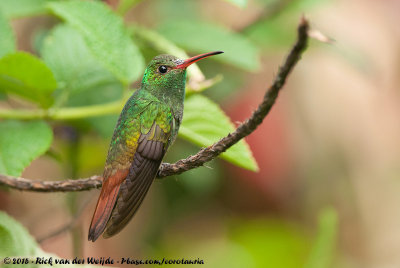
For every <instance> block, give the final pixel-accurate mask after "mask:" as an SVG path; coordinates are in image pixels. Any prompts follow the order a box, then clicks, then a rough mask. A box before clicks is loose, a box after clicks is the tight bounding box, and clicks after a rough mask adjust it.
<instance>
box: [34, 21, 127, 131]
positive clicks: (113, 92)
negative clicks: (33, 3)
mask: <svg viewBox="0 0 400 268" xmlns="http://www.w3.org/2000/svg"><path fill="white" fill-rule="evenodd" d="M41 54H42V57H43V60H44V61H45V62H46V63H47V64H48V66H49V67H50V68H51V69H52V70H53V72H54V75H55V77H56V79H57V82H58V84H59V88H60V89H61V93H59V94H58V96H59V98H63V96H65V94H63V91H64V93H66V96H67V97H68V98H66V100H64V101H66V105H67V106H73V107H77V106H87V105H95V104H101V103H106V102H110V101H114V100H118V99H120V98H121V97H122V90H123V87H122V84H121V82H119V81H118V80H117V79H116V78H115V77H114V76H113V75H112V74H111V73H110V72H109V71H107V70H106V69H105V68H103V67H102V66H101V65H99V64H98V61H97V60H96V59H95V58H94V57H93V56H92V55H91V53H90V51H89V48H88V46H87V44H86V43H85V42H84V40H83V37H82V36H81V34H80V33H79V32H78V31H77V30H75V29H74V28H72V27H70V26H68V25H59V26H57V27H55V28H54V29H53V30H52V31H51V32H50V34H49V35H48V36H47V37H46V39H45V41H44V44H43V46H42V49H41ZM76 59H79V60H76ZM60 101H63V100H60ZM117 118H118V116H117V115H110V116H101V117H98V118H89V119H85V120H84V121H85V122H86V124H87V123H89V124H90V125H91V126H93V127H94V128H95V129H96V130H97V131H98V132H99V133H100V134H101V135H102V136H104V137H107V138H108V137H110V136H111V135H112V132H113V129H114V126H115V124H116V121H117Z"/></svg>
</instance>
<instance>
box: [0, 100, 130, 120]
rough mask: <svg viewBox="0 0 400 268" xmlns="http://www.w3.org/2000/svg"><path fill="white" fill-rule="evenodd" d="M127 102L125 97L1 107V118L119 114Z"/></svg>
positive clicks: (64, 117)
mask: <svg viewBox="0 0 400 268" xmlns="http://www.w3.org/2000/svg"><path fill="white" fill-rule="evenodd" d="M124 103H125V99H122V100H119V101H115V102H110V103H106V104H99V105H91V106H84V107H67V108H59V109H49V110H44V109H37V110H28V109H25V110H11V109H0V119H20V120H36V119H49V120H73V119H80V118H87V117H95V116H100V115H108V114H118V113H119V112H121V109H122V107H123V105H124Z"/></svg>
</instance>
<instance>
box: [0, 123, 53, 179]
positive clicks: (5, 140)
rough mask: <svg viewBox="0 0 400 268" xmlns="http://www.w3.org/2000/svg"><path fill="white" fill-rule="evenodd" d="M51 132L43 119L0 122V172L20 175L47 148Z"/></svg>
mask: <svg viewBox="0 0 400 268" xmlns="http://www.w3.org/2000/svg"><path fill="white" fill-rule="evenodd" d="M52 139H53V132H52V130H51V128H50V127H49V125H47V124H46V123H45V122H43V121H32V122H21V121H14V120H8V121H1V122H0V174H6V175H10V176H21V173H22V171H23V170H24V169H25V168H26V167H27V166H29V164H30V163H31V162H32V160H34V159H35V158H37V157H39V156H40V155H42V154H43V153H45V152H46V151H47V149H49V147H50V145H51V141H52Z"/></svg>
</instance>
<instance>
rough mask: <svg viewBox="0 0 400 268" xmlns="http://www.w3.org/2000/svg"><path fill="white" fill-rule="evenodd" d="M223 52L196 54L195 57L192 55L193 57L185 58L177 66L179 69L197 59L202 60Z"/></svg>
mask: <svg viewBox="0 0 400 268" xmlns="http://www.w3.org/2000/svg"><path fill="white" fill-rule="evenodd" d="M221 53H224V52H223V51H214V52H209V53H204V54H200V55H197V56H194V57H191V58H189V59H187V60H185V61H184V62H183V63H181V64H179V65H177V66H176V67H175V68H177V69H185V68H187V67H188V66H189V65H191V64H193V63H195V62H196V61H199V60H202V59H204V58H207V57H210V56H214V55H218V54H221Z"/></svg>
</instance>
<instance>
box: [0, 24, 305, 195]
mask: <svg viewBox="0 0 400 268" xmlns="http://www.w3.org/2000/svg"><path fill="white" fill-rule="evenodd" d="M308 30H309V26H308V22H307V20H306V19H305V18H302V19H301V21H300V24H299V27H298V38H297V41H296V43H295V44H294V46H293V47H292V49H291V51H290V53H289V55H288V56H287V58H286V60H285V62H284V64H283V65H282V66H281V67H280V68H279V72H278V74H277V75H276V77H275V79H274V82H273V84H272V85H271V86H270V87H269V89H268V91H267V92H266V94H265V96H264V99H263V101H262V102H261V104H260V105H259V106H258V108H257V109H256V110H255V111H254V112H253V114H252V115H251V116H250V118H248V119H247V120H246V121H245V122H243V123H242V124H241V125H239V127H238V128H237V129H236V130H235V131H234V132H233V133H231V134H228V136H226V137H224V138H222V139H221V140H219V141H218V142H216V143H214V144H213V145H211V146H209V147H206V148H203V149H201V150H200V151H199V152H198V153H197V154H195V155H192V156H189V157H188V158H186V159H182V160H179V161H178V162H176V163H174V164H167V163H163V164H162V165H161V167H160V170H159V172H158V177H159V178H162V177H166V176H171V175H177V174H181V173H183V172H185V171H188V170H190V169H193V168H196V167H200V166H202V165H204V164H205V163H207V162H209V161H211V160H212V159H214V158H215V157H217V156H218V155H220V154H221V153H223V152H225V151H226V150H227V149H228V148H230V147H231V146H232V145H234V144H235V143H237V142H238V141H239V140H241V139H243V138H244V137H246V136H248V135H249V134H250V133H252V132H253V131H254V130H255V129H256V128H257V127H258V125H260V124H261V123H262V121H263V120H264V118H265V117H266V115H267V114H268V113H269V111H270V110H271V108H272V106H273V105H274V103H275V100H276V98H277V97H278V93H279V91H280V89H281V88H282V87H283V85H284V84H285V82H286V79H287V77H288V75H289V73H290V72H291V70H292V69H293V68H294V66H295V65H296V63H297V62H298V61H299V59H300V57H301V55H302V53H303V51H304V50H305V49H306V47H307V41H308V35H307V32H308ZM101 183H102V181H101V177H99V176H92V177H90V178H87V179H79V180H66V181H33V180H28V179H24V178H15V177H11V176H5V175H0V185H6V186H8V187H11V188H14V189H19V190H25V191H36V192H70V191H84V190H90V189H93V188H100V187H101Z"/></svg>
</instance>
